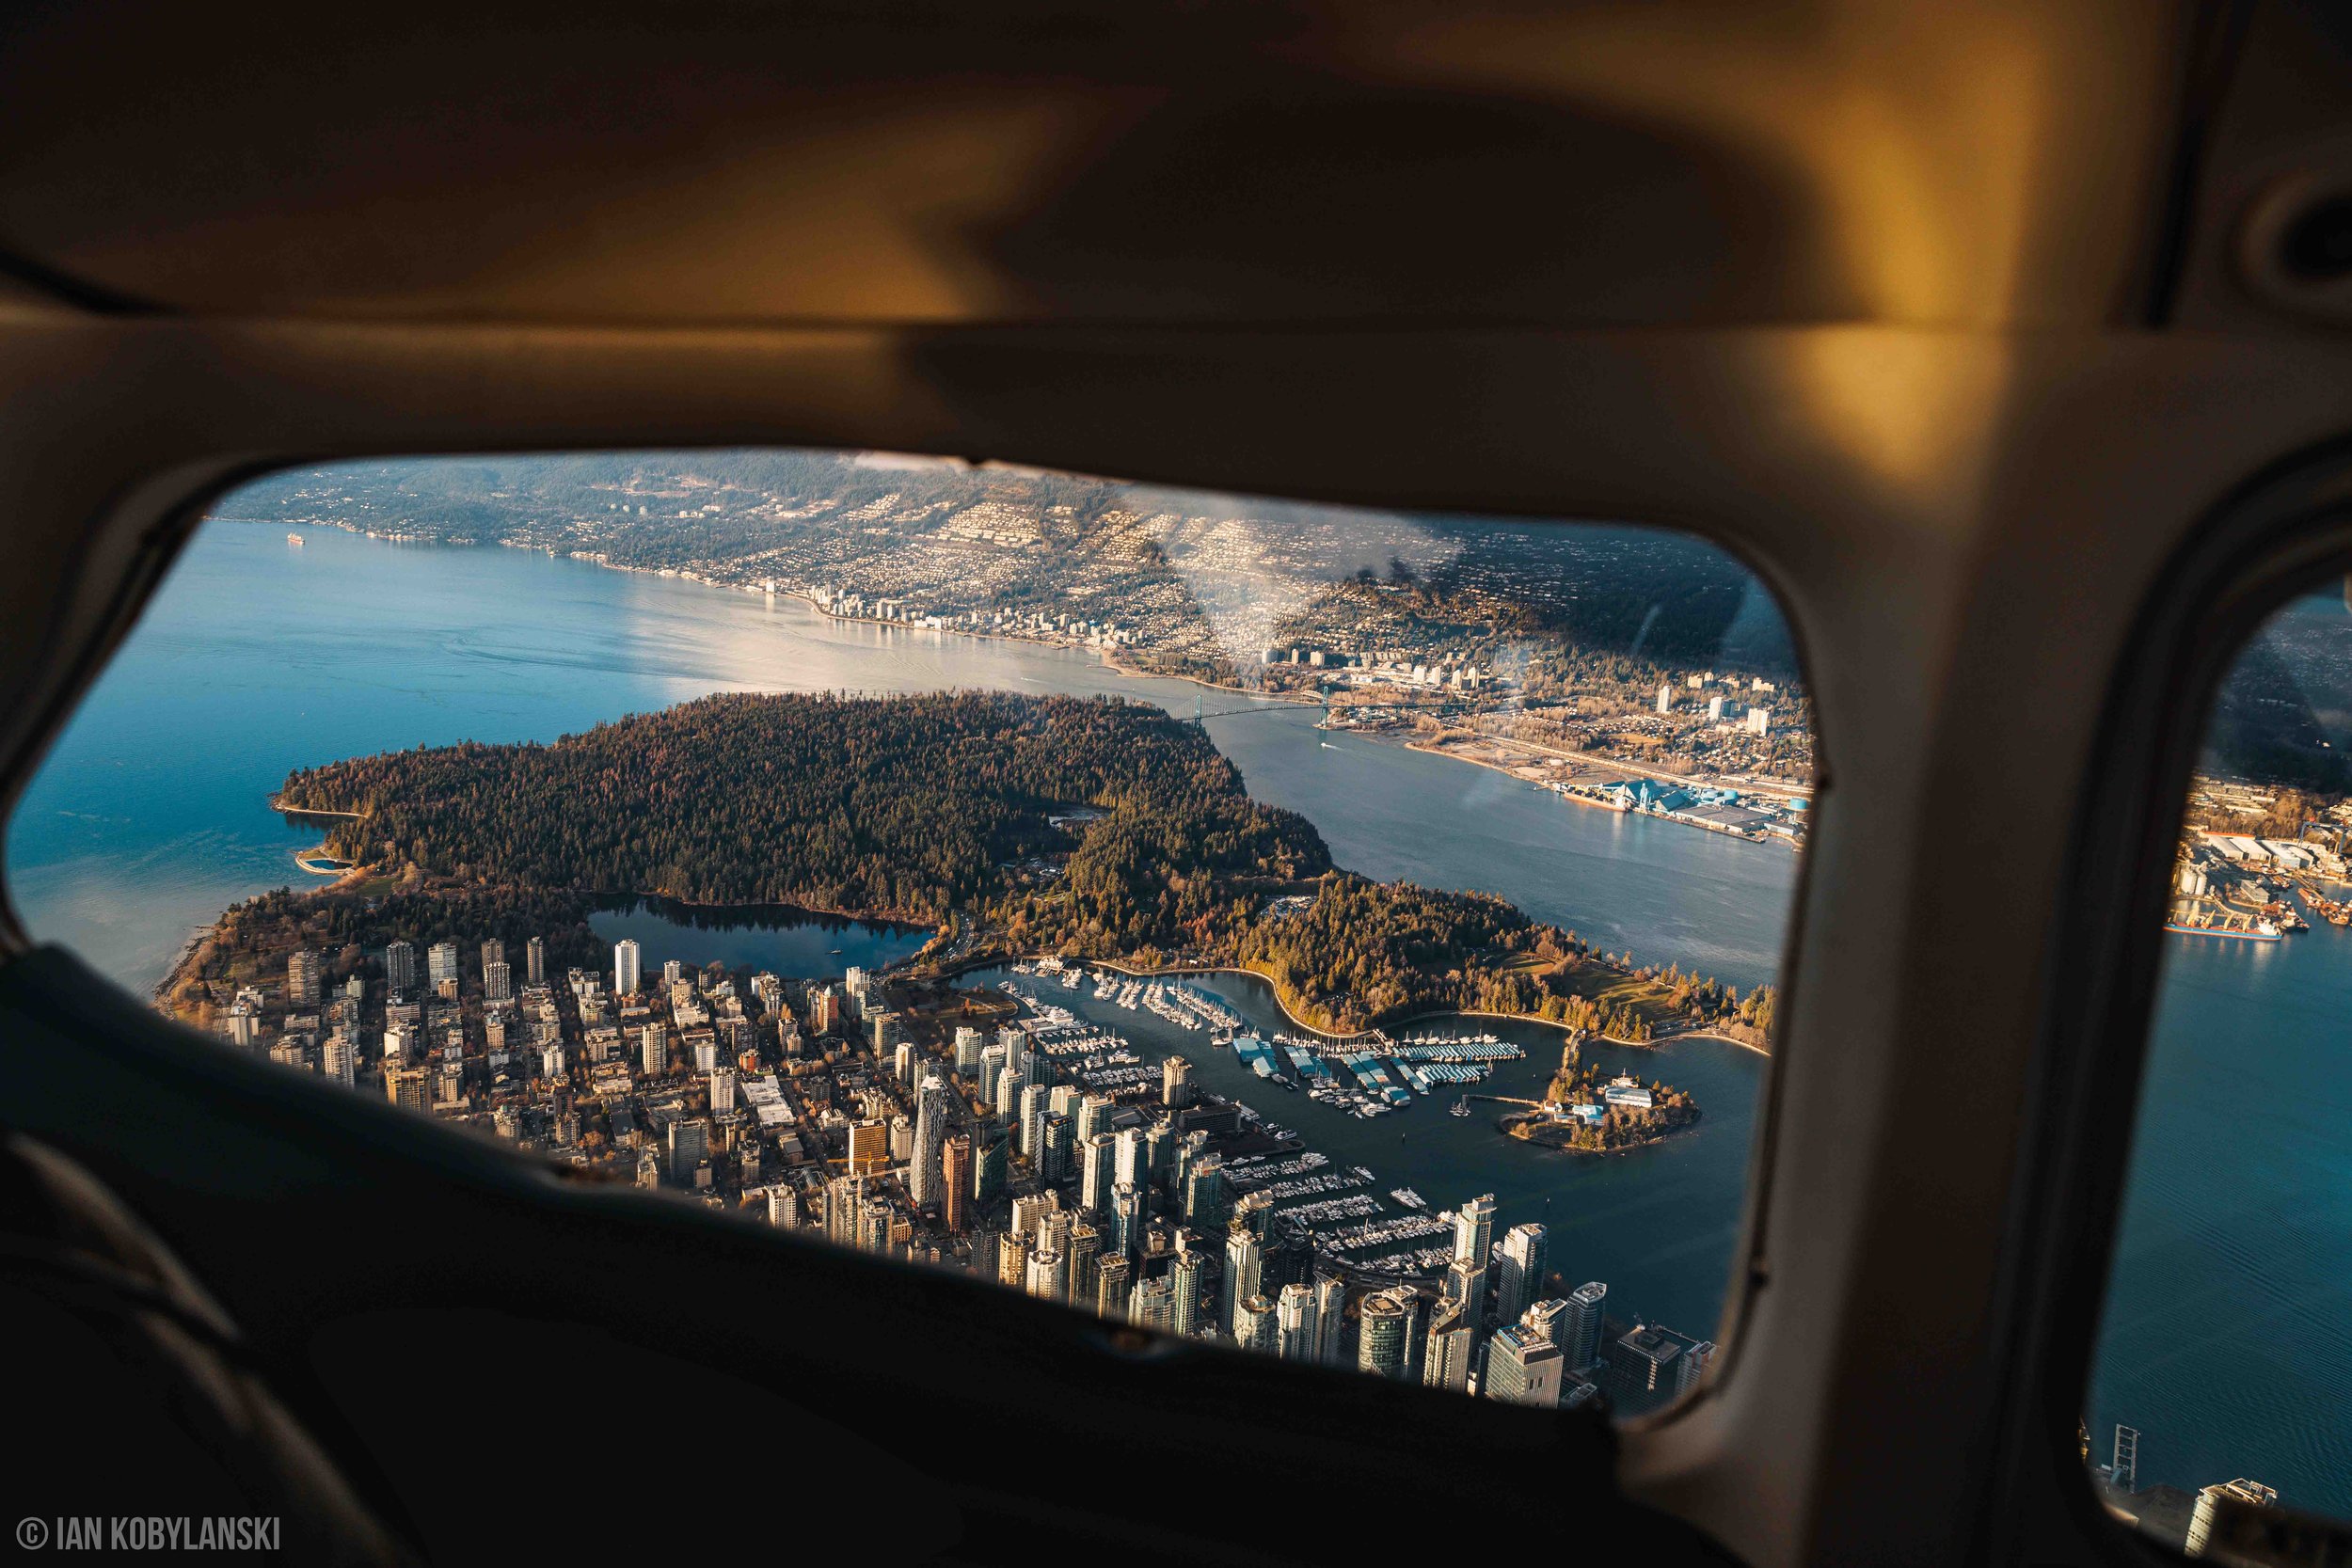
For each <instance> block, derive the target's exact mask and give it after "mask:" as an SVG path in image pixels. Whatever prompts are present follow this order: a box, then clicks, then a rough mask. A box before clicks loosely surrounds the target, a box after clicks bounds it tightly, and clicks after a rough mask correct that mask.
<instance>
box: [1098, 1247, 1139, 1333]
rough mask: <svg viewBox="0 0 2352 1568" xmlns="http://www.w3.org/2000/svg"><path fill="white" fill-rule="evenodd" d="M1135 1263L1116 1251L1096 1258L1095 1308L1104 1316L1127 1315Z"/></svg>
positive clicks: (1116, 1316)
mask: <svg viewBox="0 0 2352 1568" xmlns="http://www.w3.org/2000/svg"><path fill="white" fill-rule="evenodd" d="M1134 1274H1135V1265H1133V1264H1132V1263H1130V1262H1128V1261H1127V1259H1124V1258H1121V1257H1120V1256H1119V1255H1118V1254H1117V1253H1115V1252H1106V1253H1104V1255H1103V1256H1102V1257H1100V1258H1098V1259H1095V1260H1094V1310H1095V1313H1096V1315H1098V1316H1100V1317H1104V1318H1120V1317H1124V1316H1126V1315H1127V1304H1128V1300H1129V1293H1130V1291H1132V1289H1133V1285H1132V1279H1133V1275H1134Z"/></svg>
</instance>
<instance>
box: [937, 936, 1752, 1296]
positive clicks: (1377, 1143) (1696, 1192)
mask: <svg viewBox="0 0 2352 1568" xmlns="http://www.w3.org/2000/svg"><path fill="white" fill-rule="evenodd" d="M1006 976H1007V972H1006V971H1003V970H987V971H981V972H977V973H975V974H973V975H972V976H971V979H972V980H973V982H974V983H984V984H990V985H993V984H996V983H998V982H1000V981H1002V980H1003V979H1005V978H1006ZM1192 983H1193V984H1195V985H1198V986H1200V987H1202V988H1203V989H1205V990H1211V991H1214V992H1216V994H1217V995H1218V996H1220V997H1222V998H1223V999H1224V1000H1225V1001H1226V1002H1227V1004H1229V1005H1230V1006H1232V1007H1233V1008H1234V1009H1236V1010H1237V1011H1239V1012H1240V1013H1241V1014H1242V1016H1243V1017H1244V1018H1246V1019H1248V1021H1249V1023H1250V1025H1251V1027H1252V1028H1253V1029H1254V1030H1255V1032H1256V1033H1258V1034H1259V1035H1260V1036H1261V1037H1265V1038H1272V1037H1274V1036H1275V1035H1277V1034H1279V1033H1285V1032H1295V1025H1293V1024H1292V1023H1291V1022H1289V1021H1288V1020H1287V1019H1286V1018H1284V1017H1283V1015H1282V1010H1281V1008H1280V1006H1279V1005H1278V1004H1277V1003H1276V1002H1275V1000H1274V992H1273V989H1272V988H1271V987H1269V986H1268V985H1266V983H1265V982H1264V981H1263V980H1260V979H1258V978H1257V977H1256V976H1255V975H1248V974H1206V975H1197V976H1194V977H1192ZM1013 985H1014V986H1015V988H1016V989H1017V990H1018V991H1019V992H1020V993H1021V994H1023V995H1025V996H1034V997H1037V998H1038V999H1040V1000H1041V1001H1044V1002H1048V1003H1052V1004H1055V1005H1056V1006H1063V1007H1067V1008H1069V1009H1070V1010H1071V1011H1073V1012H1074V1013H1076V1014H1077V1015H1078V1016H1079V1017H1080V1018H1082V1019H1084V1020H1086V1021H1087V1022H1089V1023H1095V1024H1100V1025H1101V1026H1102V1027H1104V1028H1105V1029H1110V1030H1113V1031H1116V1032H1117V1033H1119V1034H1120V1035H1122V1036H1124V1037H1126V1038H1127V1039H1128V1041H1129V1042H1130V1043H1131V1044H1132V1045H1134V1047H1135V1048H1136V1052H1137V1053H1138V1054H1140V1055H1141V1056H1142V1057H1143V1059H1144V1060H1145V1061H1146V1062H1157V1061H1159V1060H1160V1059H1161V1058H1162V1057H1163V1056H1166V1055H1168V1054H1171V1053H1172V1054H1175V1055H1180V1056H1183V1057H1184V1059H1185V1060H1186V1061H1187V1062H1188V1063H1190V1064H1191V1067H1192V1079H1193V1082H1194V1083H1196V1084H1198V1085H1201V1086H1202V1087H1204V1088H1207V1089H1209V1090H1211V1091H1213V1092H1215V1093H1216V1094H1220V1095H1223V1096H1224V1097H1226V1098H1227V1099H1229V1100H1238V1101H1241V1102H1242V1103H1244V1104H1246V1105H1248V1106H1249V1107H1250V1108H1251V1109H1252V1110H1254V1111H1256V1112H1257V1113H1258V1114H1259V1115H1260V1116H1261V1117H1264V1118H1265V1119H1266V1120H1267V1121H1269V1122H1276V1123H1279V1124H1280V1125H1282V1126H1284V1127H1287V1128H1290V1129H1291V1130H1292V1131H1294V1132H1297V1133H1298V1134H1299V1135H1300V1136H1301V1137H1302V1138H1303V1139H1304V1140H1305V1147H1306V1148H1311V1149H1314V1150H1316V1151H1318V1152H1320V1153H1322V1154H1325V1155H1327V1156H1329V1157H1330V1159H1331V1161H1332V1163H1333V1164H1336V1165H1341V1166H1345V1165H1358V1164H1360V1165H1363V1166H1365V1167H1366V1168H1368V1169H1369V1170H1371V1171H1372V1173H1373V1174H1374V1175H1375V1177H1376V1178H1378V1180H1376V1181H1375V1183H1374V1186H1375V1188H1376V1189H1377V1190H1378V1191H1381V1192H1384V1193H1385V1192H1386V1191H1387V1190H1388V1189H1390V1188H1391V1187H1400V1186H1403V1187H1411V1188H1413V1189H1414V1190H1415V1191H1417V1192H1419V1193H1420V1194H1421V1195H1422V1196H1423V1197H1425V1198H1427V1199H1428V1200H1429V1207H1430V1211H1431V1212H1437V1211H1438V1210H1443V1209H1454V1208H1458V1207H1460V1205H1461V1204H1462V1203H1463V1202H1464V1201H1465V1200H1466V1199H1469V1198H1472V1197H1476V1196H1478V1195H1479V1194H1481V1193H1488V1192H1490V1193H1493V1194H1494V1195H1495V1212H1496V1220H1495V1223H1496V1226H1497V1229H1498V1233H1500V1231H1501V1229H1502V1227H1508V1226H1513V1225H1518V1224H1522V1223H1524V1222H1526V1221H1530V1220H1533V1221H1535V1222H1538V1223H1540V1224H1542V1225H1543V1226H1545V1227H1547V1238H1546V1239H1547V1245H1548V1247H1549V1259H1550V1262H1551V1266H1552V1267H1554V1268H1556V1269H1559V1270H1561V1271H1563V1272H1564V1273H1567V1274H1572V1275H1574V1276H1575V1277H1574V1278H1573V1279H1571V1280H1570V1281H1569V1283H1570V1284H1581V1283H1582V1282H1583V1281H1584V1280H1586V1279H1598V1280H1601V1281H1603V1282H1604V1283H1606V1284H1607V1285H1608V1287H1609V1309H1610V1312H1611V1313H1612V1315H1613V1316H1617V1317H1622V1318H1625V1319H1627V1320H1628V1321H1631V1320H1632V1319H1633V1318H1635V1317H1636V1316H1640V1317H1643V1318H1645V1319H1646V1320H1647V1321H1649V1322H1652V1323H1665V1324H1667V1325H1668V1326H1670V1327H1677V1328H1680V1327H1684V1326H1685V1325H1689V1331H1691V1332H1694V1333H1697V1334H1699V1335H1700V1336H1702V1337H1705V1336H1708V1335H1710V1334H1712V1333H1713V1332H1714V1330H1715V1323H1716V1320H1717V1318H1718V1317H1719V1315H1720V1314H1721V1312H1722V1309H1723V1299H1724V1283H1725V1281H1726V1279H1727V1277H1728V1272H1729V1269H1730V1262H1731V1256H1732V1249H1733V1247H1734V1246H1735V1245H1736V1244H1737V1243H1738V1241H1739V1228H1740V1210H1741V1205H1740V1199H1741V1197H1742V1196H1743V1194H1744V1193H1745V1191H1746V1187H1747V1164H1748V1157H1749V1153H1750V1151H1751V1149H1752V1148H1753V1147H1754V1143H1755V1122H1756V1104H1757V1100H1758V1091H1759V1090H1760V1089H1761V1087H1762V1086H1763V1082H1764V1073H1765V1070H1766V1069H1767V1067H1768V1065H1769V1064H1768V1063H1767V1062H1766V1060H1765V1058H1764V1057H1762V1056H1760V1055H1758V1054H1757V1053H1755V1052H1753V1051H1744V1050H1740V1049H1739V1048H1738V1047H1735V1046H1728V1045H1725V1044H1724V1043H1722V1042H1720V1041H1716V1040H1704V1039H1693V1040H1670V1041H1668V1042H1666V1043H1665V1044H1663V1045H1661V1046H1657V1047H1652V1048H1648V1049H1635V1048H1631V1047H1623V1046H1613V1045H1607V1044H1588V1045H1586V1046H1585V1047H1584V1048H1583V1053H1582V1056H1581V1060H1582V1062H1583V1063H1584V1064H1585V1065H1588V1066H1594V1067H1598V1068H1601V1069H1606V1070H1607V1071H1609V1072H1612V1073H1616V1072H1629V1073H1632V1074H1633V1075H1635V1076H1636V1077H1638V1078H1640V1079H1642V1080H1643V1081H1644V1082H1645V1083H1646V1082H1648V1081H1650V1080H1652V1079H1659V1080H1662V1081H1664V1082H1666V1083H1669V1084H1673V1085H1676V1086H1677V1087H1679V1088H1683V1089H1687V1090H1689V1091H1690V1092H1691V1094H1692V1096H1693V1097H1694V1098H1695V1099H1696V1100H1697V1101H1698V1103H1699V1106H1700V1108H1701V1110H1702V1112H1703V1113H1704V1114H1703V1116H1702V1117H1701V1119H1700V1121H1699V1123H1698V1125H1697V1126H1696V1127H1694V1128H1692V1129H1691V1130H1690V1131H1688V1132H1677V1133H1676V1134H1675V1135H1674V1136H1672V1137H1670V1138H1668V1139H1666V1140H1665V1141H1664V1142H1662V1143H1659V1144H1655V1145H1652V1146H1650V1147H1649V1148H1637V1149H1631V1150H1628V1151H1627V1152H1625V1153H1622V1154H1611V1155H1597V1154H1567V1153H1563V1152H1562V1151H1560V1150H1558V1149H1549V1148H1538V1147H1537V1146H1535V1145H1534V1144H1528V1143H1521V1142H1520V1141H1518V1139H1516V1138H1511V1137H1506V1136H1504V1135H1503V1134H1502V1132H1498V1131H1497V1130H1496V1125H1495V1124H1496V1121H1497V1119H1498V1118H1499V1117H1501V1116H1502V1113H1503V1112H1504V1111H1506V1110H1508V1109H1509V1108H1510V1107H1508V1106H1504V1105H1499V1104H1494V1103H1492V1102H1487V1101H1476V1100H1473V1101H1471V1102H1470V1103H1471V1108H1472V1110H1473V1112H1474V1113H1475V1114H1474V1115H1471V1116H1470V1117H1460V1118H1456V1117H1450V1116H1448V1115H1446V1107H1448V1106H1449V1105H1451V1104H1453V1103H1454V1100H1455V1099H1456V1098H1458V1097H1459V1096H1460V1095H1461V1093H1462V1092H1463V1091H1462V1090H1460V1089H1444V1088H1439V1089H1435V1090H1432V1091H1431V1092H1430V1093H1429V1094H1427V1095H1425V1096H1420V1097H1417V1098H1415V1099H1414V1100H1413V1101H1412V1102H1411V1103H1410V1104H1409V1105H1407V1106H1406V1107H1405V1108H1404V1109H1403V1110H1401V1111H1398V1112H1396V1113H1395V1114H1393V1115H1391V1116H1383V1117H1374V1118H1372V1119H1371V1120H1369V1121H1367V1120H1362V1119H1359V1118H1358V1117H1354V1116H1352V1115H1350V1114H1348V1113H1347V1112H1345V1111H1343V1110H1338V1109H1335V1108H1333V1107H1331V1106H1327V1105H1323V1104H1319V1103H1317V1102H1316V1101H1314V1100H1312V1099H1311V1098H1310V1097H1309V1096H1307V1095H1306V1094H1304V1093H1300V1092H1297V1091H1286V1090H1284V1089H1282V1088H1280V1087H1279V1086H1277V1085H1273V1084H1270V1083H1268V1082H1266V1081H1265V1080H1264V1079H1263V1078H1260V1077H1258V1076H1257V1075H1256V1074H1255V1073H1253V1072H1251V1071H1250V1070H1249V1069H1248V1067H1246V1066H1244V1065H1243V1064H1242V1062H1241V1060H1240V1058H1239V1057H1238V1056H1236V1055H1235V1054H1234V1053H1233V1052H1232V1051H1231V1050H1228V1049H1218V1048H1216V1047H1213V1046H1212V1045H1211V1044H1210V1043H1209V1037H1208V1036H1207V1035H1205V1034H1204V1033H1201V1032H1200V1031H1197V1030H1184V1029H1180V1028H1178V1027H1176V1026H1175V1025H1173V1024H1171V1023H1168V1022H1164V1021H1163V1020H1161V1019H1158V1018H1155V1017H1153V1016H1152V1014H1151V1013H1149V1012H1146V1011H1143V1010H1141V1009H1129V1008H1125V1007H1120V1006H1116V1005H1114V1004H1113V1003H1110V1002H1107V1001H1104V1000H1100V999H1097V998H1096V997H1095V996H1094V995H1093V994H1092V992H1091V990H1090V989H1089V988H1082V989H1081V990H1078V991H1074V992H1073V991H1072V990H1066V989H1065V988H1063V987H1062V986H1061V985H1059V984H1057V983H1055V982H1053V981H1048V980H1037V979H1030V978H1026V977H1020V978H1015V979H1014V980H1013ZM1417 1028H1426V1029H1428V1030H1430V1031H1432V1032H1436V1033H1444V1034H1454V1033H1463V1034H1470V1033H1477V1032H1480V1031H1485V1032H1488V1033H1492V1034H1494V1035H1497V1036H1500V1037H1502V1038H1503V1039H1507V1040H1513V1041H1516V1042H1517V1043H1518V1044H1519V1045H1521V1046H1523V1047H1525V1048H1526V1051H1527V1054H1526V1055H1525V1056H1524V1057H1522V1058H1520V1059H1519V1060H1518V1061H1510V1062H1502V1063H1499V1064H1497V1067H1496V1070H1495V1072H1494V1075H1493V1076H1492V1077H1490V1078H1488V1079H1487V1080H1486V1082H1485V1083H1483V1084H1480V1085H1476V1086H1475V1087H1474V1088H1473V1089H1471V1090H1470V1093H1473V1094H1480V1095H1503V1096H1509V1097H1511V1098H1514V1099H1534V1098H1536V1097H1539V1096H1540V1095H1541V1094H1542V1093H1543V1090H1544V1085H1545V1083H1546V1082H1547V1081H1548V1080H1549V1078H1550V1077H1551V1074H1552V1071H1553V1069H1556V1068H1558V1067H1559V1065H1560V1052H1561V1047H1562V1045H1563V1043H1564V1042H1565V1036H1564V1035H1563V1034H1562V1033H1561V1032H1560V1031H1559V1030H1557V1029H1553V1028H1548V1027H1546V1026H1545V1025H1543V1024H1539V1023H1528V1022H1516V1021H1513V1020H1509V1019H1491V1018H1481V1019H1475V1020H1460V1021H1437V1022H1431V1023H1429V1024H1426V1025H1420V1026H1417ZM1407 1032H1411V1031H1407ZM1384 1207H1387V1208H1389V1210H1390V1212H1398V1211H1396V1210H1395V1209H1394V1207H1393V1206H1384Z"/></svg>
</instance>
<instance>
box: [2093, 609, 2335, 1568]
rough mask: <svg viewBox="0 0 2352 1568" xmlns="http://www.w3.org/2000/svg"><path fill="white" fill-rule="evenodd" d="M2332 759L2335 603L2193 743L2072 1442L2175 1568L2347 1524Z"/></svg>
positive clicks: (2291, 626) (2236, 665)
mask: <svg viewBox="0 0 2352 1568" xmlns="http://www.w3.org/2000/svg"><path fill="white" fill-rule="evenodd" d="M2348 762H2352V587H2347V585H2345V584H2330V585H2329V586H2328V588H2326V589H2325V590H2324V591H2321V592H2318V593H2314V594H2307V595H2305V596H2303V597H2301V598H2298V599H2296V600H2295V601H2294V602H2293V603H2291V604H2289V605H2288V606H2287V607H2286V608H2284V609H2283V610H2280V611H2279V612H2278V613H2277V614H2276V615H2274V616H2273V617H2271V619H2270V620H2269V621H2268V623H2267V624H2266V625H2265V626H2264V627H2263V628H2262V630H2261V631H2260V632H2259V633H2258V634H2257V635H2256V636H2255V637H2254V638H2253V640H2252V641H2250V642H2249V643H2248V644H2247V646H2246V647H2245V648H2244V649H2243V650H2242V651H2241V652H2240V653H2239V654H2238V655H2237V656H2236V657H2235V659H2234V661H2233V665H2232V667H2231V669H2230V672H2229V673H2228V675H2227V677H2226V679H2225V680H2224V682H2223V684H2222V687H2221V689H2220V693H2219V696H2218V699H2217V703H2216V705H2215V708H2214V711H2213V712H2212V714H2211V715H2210V717H2209V720H2208V722H2207V726H2206V732H2205V736H2204V742H2203V751H2202V754H2201V759H2200V762H2199V764H2198V767H2197V771H2196V776H2195V778H2194V781H2193V783H2192V784H2191V787H2190V790H2189V795H2188V800H2187V808H2186V811H2185V815H2184V817H2183V820H2182V828H2181V835H2180V840H2179V844H2178V847H2177V848H2176V850H2175V853H2174V860H2173V863H2172V865H2171V868H2170V877H2169V889H2170V890H2169V911H2168V912H2167V914H2166V915H2165V917H2164V918H2165V927H2164V936H2163V942H2164V948H2163V957H2162V965H2163V967H2162V970H2161V978H2160V980H2159V988H2160V989H2159V991H2158V994H2157V998H2156V1006H2155V1013H2154V1019H2153V1025H2152V1035H2151V1038H2150V1042H2149V1048H2148V1058H2147V1067H2146V1076H2145V1081H2144V1084H2143V1086H2142V1089H2141V1093H2140V1098H2139V1109H2138V1120H2137V1126H2136V1129H2135V1132H2134V1143H2133V1149H2132V1155H2131V1165H2130V1169H2129V1185H2128V1187H2127V1189H2126V1192H2125V1196H2124V1207H2123V1212H2122V1219H2121V1222H2120V1228H2119V1231H2118V1235H2117V1241H2116V1252H2115V1259H2114V1263H2113V1266H2112V1269H2111V1271H2110V1274H2109V1277H2108V1281H2107V1292H2106V1308H2105V1314H2104V1318H2103V1320H2102V1322H2101V1323H2100V1325H2099V1334H2098V1341H2097V1344H2098V1348H2097V1353H2096V1356H2095V1359H2094V1361H2093V1364H2092V1369H2091V1384H2090V1408H2089V1409H2088V1410H2087V1411H2086V1413H2085V1418H2084V1424H2083V1447H2084V1456H2085V1459H2086V1462H2087V1463H2089V1464H2090V1465H2091V1466H2092V1473H2093V1477H2094V1481H2095V1483H2096V1485H2097V1487H2098V1489H2099V1492H2100V1494H2101V1497H2102V1499H2103V1501H2105V1502H2106V1505H2107V1507H2108V1508H2109V1509H2110V1510H2112V1511H2113V1512H2115V1513H2118V1514H2119V1515H2121V1516H2122V1517H2123V1518H2125V1519H2127V1520H2130V1521H2132V1522H2133V1523H2134V1524H2136V1525H2137V1528H2140V1529H2142V1530H2145V1531H2147V1532H2148V1533H2150V1534H2152V1535H2154V1536H2156V1537H2158V1538H2160V1539H2162V1540H2164V1541H2165V1542H2167V1543H2169V1544H2170V1545H2172V1546H2174V1547H2175V1548H2185V1549H2186V1550H2187V1551H2188V1553H2189V1554H2190V1555H2192V1556H2200V1555H2213V1556H2218V1557H2226V1558H2228V1559H2229V1560H2233V1561H2236V1560H2253V1558H2252V1557H2242V1556H2239V1555H2233V1542H2234V1543H2237V1544H2240V1545H2243V1544H2244V1543H2245V1540H2246V1539H2247V1538H2246V1537H2245V1536H2244V1535H2243V1534H2242V1533H2241V1532H2244V1531H2248V1530H2256V1531H2259V1530H2262V1529H2264V1528H2265V1521H2267V1522H2268V1523H2269V1524H2271V1525H2275V1524H2276V1523H2277V1515H2278V1513H2279V1511H2281V1510H2293V1511H2296V1512H2300V1513H2316V1514H2332V1515H2335V1516H2337V1517H2339V1518H2352V1405H2348V1404H2347V1402H2346V1400H2347V1394H2352V882H2348V881H2347V876H2352V872H2347V866H2346V857H2347V855H2352V767H2348V766H2347V763H2348ZM2256 1555H2259V1554H2256ZM2261 1560H2265V1561H2268V1560H2284V1559H2274V1558H2272V1557H2268V1556H2263V1557H2261ZM2298 1560H2300V1559H2298Z"/></svg>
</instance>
